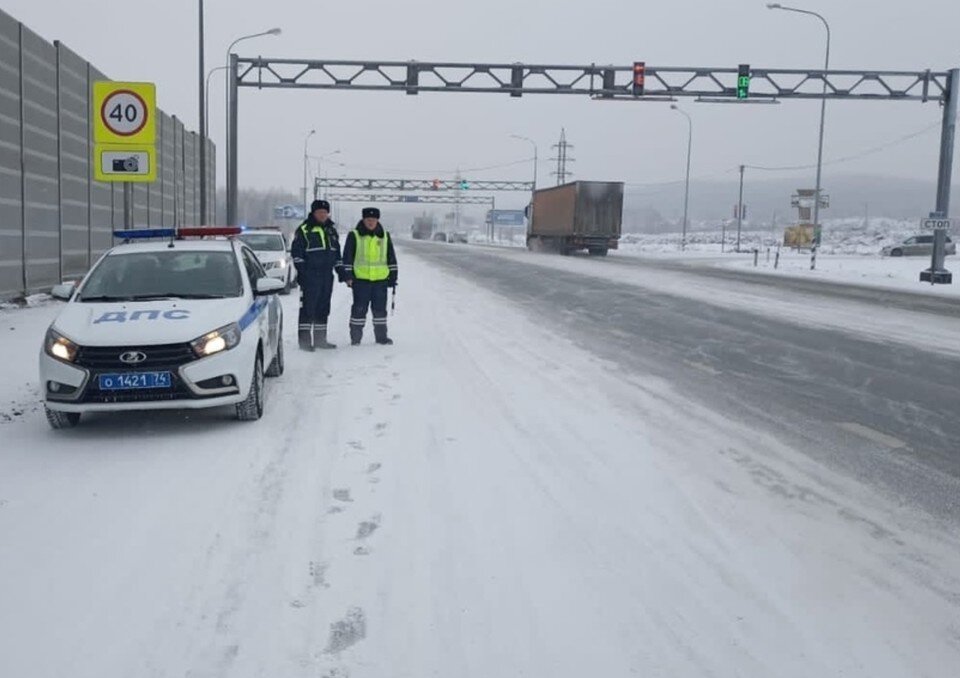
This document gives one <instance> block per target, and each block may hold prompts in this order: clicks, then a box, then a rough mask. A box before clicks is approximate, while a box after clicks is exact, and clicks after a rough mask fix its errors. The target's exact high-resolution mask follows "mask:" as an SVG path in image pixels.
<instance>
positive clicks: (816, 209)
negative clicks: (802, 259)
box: [767, 2, 830, 271]
mask: <svg viewBox="0 0 960 678" xmlns="http://www.w3.org/2000/svg"><path fill="white" fill-rule="evenodd" d="M767 9H781V10H783V11H785V12H796V13H797V14H807V15H809V16H813V17H816V18H818V19H819V20H820V21H821V22H822V23H823V27H824V28H825V29H826V30H827V49H826V56H825V57H824V60H823V70H824V71H828V70H830V24H829V23H827V20H826V19H825V18H823V16H822V15H821V14H818V13H817V12H812V11H810V10H808V9H798V8H796V7H786V6H784V5H781V4H780V3H778V2H771V3H767ZM822 94H823V96H821V98H820V138H819V140H818V142H817V186H816V188H815V189H814V194H813V228H814V233H815V235H814V240H813V248H812V250H811V253H810V270H811V271H812V270H813V269H815V268H816V267H817V249H819V247H820V238H821V235H822V233H823V229H822V228H820V190H821V186H820V177H821V170H822V168H823V127H824V120H825V118H826V114H827V96H826V95H827V79H826V77H824V78H823V90H822Z"/></svg>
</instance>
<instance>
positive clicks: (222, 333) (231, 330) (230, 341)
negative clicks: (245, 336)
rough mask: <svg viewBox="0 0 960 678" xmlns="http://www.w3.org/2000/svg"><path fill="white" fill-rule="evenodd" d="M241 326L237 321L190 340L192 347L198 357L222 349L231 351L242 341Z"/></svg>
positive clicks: (218, 351)
mask: <svg viewBox="0 0 960 678" xmlns="http://www.w3.org/2000/svg"><path fill="white" fill-rule="evenodd" d="M240 336H241V333H240V326H239V325H237V323H230V324H229V325H224V326H223V327H221V328H220V329H218V330H214V331H213V332H207V333H206V334H204V335H203V336H202V337H197V338H196V339H194V340H193V341H191V342H190V347H191V348H192V349H193V352H194V353H195V354H196V355H197V357H198V358H203V357H205V356H208V355H213V354H214V353H220V351H229V350H230V349H231V348H233V347H234V346H236V345H237V344H239V343H240Z"/></svg>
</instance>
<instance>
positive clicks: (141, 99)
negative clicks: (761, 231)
mask: <svg viewBox="0 0 960 678" xmlns="http://www.w3.org/2000/svg"><path fill="white" fill-rule="evenodd" d="M156 111H157V91H156V86H155V85H154V84H153V83H152V82H111V81H98V82H95V83H93V111H92V113H93V131H94V134H93V138H94V141H95V142H96V143H98V144H131V145H138V146H143V145H148V144H149V145H153V144H154V143H156V140H157V120H156V118H157V115H156Z"/></svg>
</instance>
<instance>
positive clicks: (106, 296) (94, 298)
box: [79, 294, 133, 301]
mask: <svg viewBox="0 0 960 678" xmlns="http://www.w3.org/2000/svg"><path fill="white" fill-rule="evenodd" d="M132 298H133V297H118V296H114V295H112V294H95V295H93V296H89V297H87V296H81V297H80V299H79V300H80V301H130V300H131V299H132Z"/></svg>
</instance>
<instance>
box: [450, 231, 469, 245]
mask: <svg viewBox="0 0 960 678" xmlns="http://www.w3.org/2000/svg"><path fill="white" fill-rule="evenodd" d="M447 242H459V243H465V242H467V234H466V233H464V232H462V231H460V232H458V233H451V234H450V237H449V238H448V239H447Z"/></svg>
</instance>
